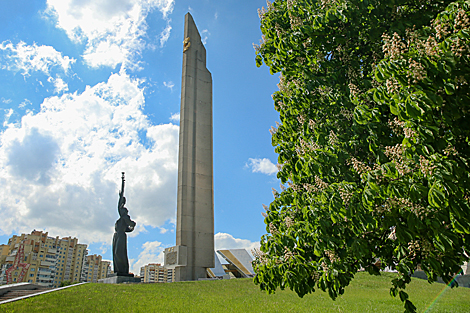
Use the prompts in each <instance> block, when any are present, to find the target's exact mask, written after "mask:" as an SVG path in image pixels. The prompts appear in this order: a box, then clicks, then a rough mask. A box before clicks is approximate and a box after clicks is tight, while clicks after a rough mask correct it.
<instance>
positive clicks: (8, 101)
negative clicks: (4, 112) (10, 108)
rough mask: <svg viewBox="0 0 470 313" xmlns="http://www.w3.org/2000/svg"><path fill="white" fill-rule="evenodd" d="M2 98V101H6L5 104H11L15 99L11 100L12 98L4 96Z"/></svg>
mask: <svg viewBox="0 0 470 313" xmlns="http://www.w3.org/2000/svg"><path fill="white" fill-rule="evenodd" d="M1 100H2V102H3V103H5V104H10V103H11V102H12V101H13V100H11V99H5V98H3V97H2V99H1Z"/></svg>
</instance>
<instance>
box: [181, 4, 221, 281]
mask: <svg viewBox="0 0 470 313" xmlns="http://www.w3.org/2000/svg"><path fill="white" fill-rule="evenodd" d="M184 38H185V39H184V42H183V77H182V84H181V111H180V135H179V159H178V198H177V221H176V246H185V247H186V248H185V250H186V266H179V267H176V281H186V280H197V279H198V278H206V277H207V274H206V268H212V267H214V266H215V265H214V182H213V169H212V76H211V73H210V72H209V71H208V70H207V68H206V49H205V48H204V45H203V44H202V41H201V35H200V34H199V32H198V30H197V27H196V24H195V23H194V20H193V17H192V16H191V14H189V13H188V14H186V16H185V25H184Z"/></svg>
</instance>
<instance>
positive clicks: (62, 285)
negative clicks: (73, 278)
mask: <svg viewBox="0 0 470 313" xmlns="http://www.w3.org/2000/svg"><path fill="white" fill-rule="evenodd" d="M71 284H72V283H71V282H70V280H64V281H62V282H61V283H60V287H65V286H70V285H71Z"/></svg>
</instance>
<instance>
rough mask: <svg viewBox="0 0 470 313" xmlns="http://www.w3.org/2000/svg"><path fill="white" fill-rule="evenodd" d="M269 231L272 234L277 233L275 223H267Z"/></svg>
mask: <svg viewBox="0 0 470 313" xmlns="http://www.w3.org/2000/svg"><path fill="white" fill-rule="evenodd" d="M269 232H270V233H271V234H272V235H277V234H279V231H278V230H277V227H276V225H274V224H273V223H269Z"/></svg>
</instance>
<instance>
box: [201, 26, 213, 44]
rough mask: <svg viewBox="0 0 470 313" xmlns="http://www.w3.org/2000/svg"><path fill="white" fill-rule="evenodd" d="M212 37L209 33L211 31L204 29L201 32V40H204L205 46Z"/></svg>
mask: <svg viewBox="0 0 470 313" xmlns="http://www.w3.org/2000/svg"><path fill="white" fill-rule="evenodd" d="M210 35H211V33H209V31H208V30H207V29H204V30H203V31H202V32H201V38H202V40H201V41H202V43H203V44H204V45H205V44H206V43H207V39H208V38H209V36H210Z"/></svg>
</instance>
